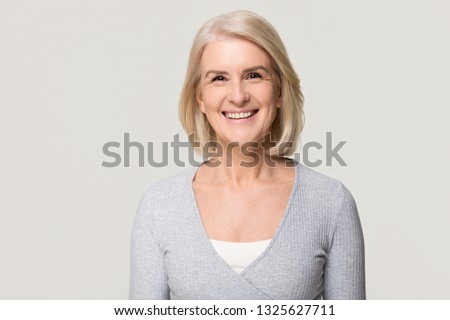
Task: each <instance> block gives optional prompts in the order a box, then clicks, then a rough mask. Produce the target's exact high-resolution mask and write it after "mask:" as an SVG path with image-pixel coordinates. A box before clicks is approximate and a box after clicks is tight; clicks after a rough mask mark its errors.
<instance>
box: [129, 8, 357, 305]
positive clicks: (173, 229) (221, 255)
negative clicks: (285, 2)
mask: <svg viewBox="0 0 450 320" xmlns="http://www.w3.org/2000/svg"><path fill="white" fill-rule="evenodd" d="M180 119H181V122H182V124H183V126H184V128H185V130H186V132H187V133H188V135H189V136H190V137H191V139H192V140H191V143H192V144H193V145H194V146H197V149H196V150H197V151H198V152H200V153H201V152H202V151H203V150H204V147H205V146H208V148H209V147H213V148H214V147H216V148H221V149H222V150H227V152H226V153H225V154H220V156H215V157H211V158H210V159H208V161H206V162H204V163H203V164H202V165H200V166H199V167H196V168H192V169H189V170H187V171H185V172H183V173H182V174H179V175H177V176H174V177H171V178H168V179H166V180H163V181H160V182H158V183H156V184H155V185H153V186H152V187H150V188H149V189H148V190H147V191H146V192H145V193H144V195H143V196H142V198H141V201H140V203H139V207H138V210H137V215H136V219H135V222H134V227H133V234H132V251H131V281H130V298H132V299H283V300H285V299H322V298H323V299H364V298H365V275H364V242H363V236H362V229H361V224H360V221H359V217H358V211H357V208H356V204H355V202H354V200H353V197H352V195H351V193H350V192H349V191H348V190H347V189H346V188H345V186H344V185H343V184H342V183H341V182H339V181H338V180H335V179H332V178H329V177H326V176H324V175H322V174H320V173H318V172H315V171H313V170H312V169H309V168H307V167H305V166H303V165H301V164H299V163H298V162H296V161H294V160H292V159H290V158H288V156H290V155H292V154H293V152H294V150H295V147H296V144H297V140H298V138H299V134H300V132H301V130H302V127H303V96H302V93H301V90H300V82H299V79H298V77H297V75H296V73H295V71H294V70H293V68H292V65H291V63H290V61H289V58H288V56H287V53H286V50H285V48H284V46H283V43H282V41H281V39H280V37H279V36H278V33H277V32H276V31H275V29H274V28H273V27H272V26H271V25H270V24H269V23H268V22H267V21H266V20H265V19H263V18H262V17H260V16H258V15H256V14H254V13H252V12H248V11H235V12H232V13H229V14H225V15H221V16H219V17H216V18H213V19H211V20H210V21H208V22H207V23H206V24H205V25H204V26H203V27H202V28H201V29H200V31H199V32H198V34H197V36H196V38H195V40H194V43H193V46H192V50H191V54H190V59H189V64H188V70H187V74H186V80H185V83H184V87H183V91H182V93H181V98H180ZM267 137H269V140H268V139H267ZM249 144H250V145H251V149H252V150H251V151H252V157H254V155H257V157H256V159H257V161H254V162H252V165H250V166H249V165H243V164H244V163H248V162H246V160H248V158H249V153H248V149H249V148H248V146H249ZM199 145H200V148H198V146H199ZM230 145H232V148H229V146H230ZM268 145H269V147H267V146H268ZM228 150H231V152H228ZM253 159H255V158H253Z"/></svg>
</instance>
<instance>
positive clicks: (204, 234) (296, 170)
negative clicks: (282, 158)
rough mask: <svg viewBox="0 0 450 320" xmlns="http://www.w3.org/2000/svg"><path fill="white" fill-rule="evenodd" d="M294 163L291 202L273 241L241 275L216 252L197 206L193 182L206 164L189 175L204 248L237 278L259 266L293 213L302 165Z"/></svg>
mask: <svg viewBox="0 0 450 320" xmlns="http://www.w3.org/2000/svg"><path fill="white" fill-rule="evenodd" d="M292 161H293V163H294V183H293V186H292V190H291V194H290V195H289V200H288V202H287V205H286V208H285V210H284V213H283V218H282V219H281V221H280V223H279V224H278V227H277V229H276V230H275V233H274V234H273V236H272V239H271V241H270V242H269V244H268V245H267V247H266V248H265V250H264V251H263V252H262V253H261V254H260V255H259V256H258V257H257V258H256V259H255V260H253V261H252V262H251V263H250V264H249V265H248V266H247V267H246V268H245V269H244V270H242V272H241V273H238V272H236V271H235V270H234V269H233V268H232V267H231V266H230V265H229V264H228V263H227V262H226V261H225V260H224V259H223V258H222V257H221V256H220V254H219V253H218V252H217V251H216V249H215V248H214V246H213V244H212V243H211V240H210V238H209V237H208V233H207V232H206V228H205V226H204V224H203V220H202V217H201V215H200V210H199V207H198V204H197V198H196V196H195V191H194V187H193V184H192V182H193V180H194V178H195V176H196V174H197V172H198V169H199V168H200V166H201V165H203V164H204V163H202V164H201V165H200V166H198V167H196V168H193V173H192V175H189V179H188V184H189V188H188V189H189V190H190V192H189V193H190V201H191V203H192V207H193V208H194V215H195V220H196V223H197V224H198V226H199V229H200V232H201V233H202V236H201V241H202V243H203V246H204V247H205V248H207V249H208V250H209V251H212V253H213V255H214V259H216V260H218V261H220V263H221V264H223V265H225V266H226V268H227V269H228V270H230V271H231V272H232V273H234V274H235V275H237V276H241V277H243V276H245V275H246V274H247V272H248V271H249V270H250V269H252V268H253V267H254V266H255V265H257V264H258V263H259V261H260V260H261V259H263V258H264V257H265V256H266V255H267V254H268V252H269V251H270V250H271V249H272V247H273V245H274V243H275V241H276V240H277V238H278V237H279V235H280V233H281V232H282V230H283V226H284V224H285V223H286V220H287V218H288V216H289V213H290V212H291V207H292V202H293V198H294V195H295V194H296V193H297V189H298V185H299V180H300V177H299V175H300V166H301V164H300V163H299V162H297V161H295V160H292Z"/></svg>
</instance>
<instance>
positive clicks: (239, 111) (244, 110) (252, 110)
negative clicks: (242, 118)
mask: <svg viewBox="0 0 450 320" xmlns="http://www.w3.org/2000/svg"><path fill="white" fill-rule="evenodd" d="M258 110H259V109H239V110H225V111H222V113H241V112H244V113H245V112H258Z"/></svg>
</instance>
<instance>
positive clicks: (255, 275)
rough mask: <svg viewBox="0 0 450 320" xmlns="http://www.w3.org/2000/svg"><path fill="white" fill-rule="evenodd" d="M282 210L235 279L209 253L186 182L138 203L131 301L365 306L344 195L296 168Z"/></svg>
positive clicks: (360, 243) (358, 244)
mask: <svg viewBox="0 0 450 320" xmlns="http://www.w3.org/2000/svg"><path fill="white" fill-rule="evenodd" d="M295 168H296V170H295V172H296V173H295V182H294V186H293V189H292V193H291V196H290V199H289V202H288V206H287V208H286V211H285V213H284V216H283V218H282V221H281V223H280V225H279V226H278V229H277V231H276V232H275V234H274V236H273V238H272V241H271V242H270V244H269V245H268V247H267V248H266V250H265V251H264V252H263V253H262V254H261V255H260V256H259V257H258V258H257V259H256V260H255V261H253V262H252V263H251V264H250V265H249V266H248V267H247V268H246V269H245V270H244V271H243V272H242V273H241V274H238V273H236V272H235V271H234V270H233V269H232V268H231V267H230V266H229V265H228V264H227V263H226V262H225V261H224V260H222V258H221V257H220V256H219V255H218V253H217V252H216V251H215V250H214V248H213V246H212V244H211V242H210V240H209V238H208V235H207V233H206V231H205V229H204V227H203V224H202V221H201V218H200V215H199V212H198V208H197V204H196V201H195V196H194V192H193V188H192V180H193V177H194V176H195V173H196V170H197V168H191V169H188V170H186V171H184V172H183V173H181V174H178V175H176V176H173V177H171V178H168V179H165V180H163V181H160V182H158V183H156V184H154V185H153V186H152V187H150V188H149V189H148V190H147V191H146V192H145V193H144V195H143V196H142V198H141V200H140V203H139V207H138V210H137V214H136V218H135V222H134V226H133V231H132V240H131V278H130V299H185V300H194V299H208V300H218V299H231V300H240V299H258V300H262V299H276V300H290V299H296V300H298V299H308V300H310V299H365V275H364V240H363V234H362V229H361V224H360V221H359V217H358V211H357V208H356V204H355V201H354V200H353V197H352V195H351V194H350V192H349V191H348V190H347V189H346V188H345V186H344V185H343V184H342V183H341V182H339V181H338V180H335V179H332V178H329V177H327V176H324V175H322V174H320V173H318V172H316V171H314V170H312V169H310V168H308V167H305V166H304V165H301V164H297V165H296V167H295Z"/></svg>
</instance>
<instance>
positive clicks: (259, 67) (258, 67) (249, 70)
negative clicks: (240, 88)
mask: <svg viewBox="0 0 450 320" xmlns="http://www.w3.org/2000/svg"><path fill="white" fill-rule="evenodd" d="M260 69H261V70H264V71H265V72H266V73H269V70H267V68H266V67H264V66H255V67H250V68H247V69H245V70H244V73H247V72H253V71H258V70H260Z"/></svg>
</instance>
